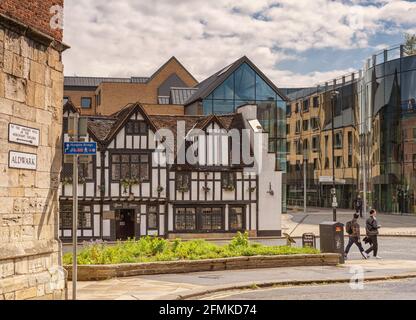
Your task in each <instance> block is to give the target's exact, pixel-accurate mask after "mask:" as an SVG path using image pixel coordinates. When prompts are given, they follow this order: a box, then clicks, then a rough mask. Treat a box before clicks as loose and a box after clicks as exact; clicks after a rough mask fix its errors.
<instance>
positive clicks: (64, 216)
mask: <svg viewBox="0 0 416 320" xmlns="http://www.w3.org/2000/svg"><path fill="white" fill-rule="evenodd" d="M59 211H60V212H59V227H60V229H71V228H72V215H73V213H72V204H62V205H61V206H60V210H59ZM78 228H79V229H91V228H92V210H91V206H82V205H81V206H78Z"/></svg>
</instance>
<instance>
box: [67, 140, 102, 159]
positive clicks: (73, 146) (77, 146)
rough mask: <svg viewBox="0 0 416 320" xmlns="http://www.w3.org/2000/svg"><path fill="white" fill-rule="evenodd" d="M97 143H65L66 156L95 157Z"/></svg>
mask: <svg viewBox="0 0 416 320" xmlns="http://www.w3.org/2000/svg"><path fill="white" fill-rule="evenodd" d="M96 153H97V143H96V142H64V154H81V155H91V156H93V155H95V154H96Z"/></svg>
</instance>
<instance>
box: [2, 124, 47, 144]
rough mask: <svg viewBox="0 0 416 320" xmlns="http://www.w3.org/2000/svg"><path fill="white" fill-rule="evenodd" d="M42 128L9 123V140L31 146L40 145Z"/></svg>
mask: <svg viewBox="0 0 416 320" xmlns="http://www.w3.org/2000/svg"><path fill="white" fill-rule="evenodd" d="M39 136H40V130H39V129H35V128H30V127H25V126H21V125H18V124H14V123H9V141H10V142H15V143H19V144H26V145H29V146H34V147H38V146H39Z"/></svg>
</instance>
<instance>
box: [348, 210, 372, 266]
mask: <svg viewBox="0 0 416 320" xmlns="http://www.w3.org/2000/svg"><path fill="white" fill-rule="evenodd" d="M358 217H359V216H358V214H357V213H354V216H353V218H352V220H351V221H348V222H347V224H346V226H345V228H346V231H347V233H348V235H349V241H348V244H347V247H346V248H345V254H344V256H345V259H347V257H348V252H350V249H351V247H352V245H353V244H355V245H356V246H357V247H358V250H360V253H361V255H362V256H363V258H364V259H367V256H366V255H365V254H364V248H363V246H362V244H361V234H360V225H359V224H358V222H357V219H358Z"/></svg>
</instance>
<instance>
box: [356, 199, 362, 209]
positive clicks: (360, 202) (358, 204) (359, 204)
mask: <svg viewBox="0 0 416 320" xmlns="http://www.w3.org/2000/svg"><path fill="white" fill-rule="evenodd" d="M362 206H363V200H361V198H358V199H356V200H355V209H358V210H361V208H362Z"/></svg>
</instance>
